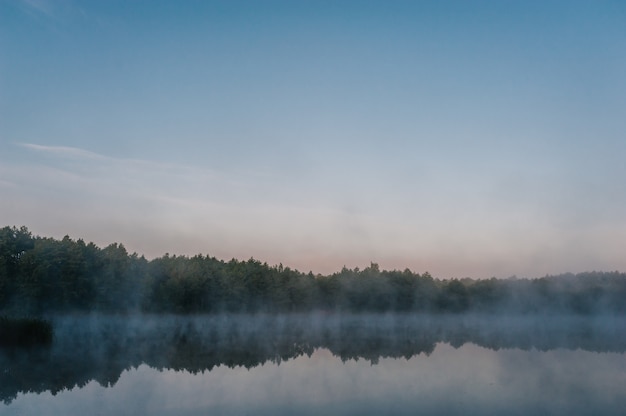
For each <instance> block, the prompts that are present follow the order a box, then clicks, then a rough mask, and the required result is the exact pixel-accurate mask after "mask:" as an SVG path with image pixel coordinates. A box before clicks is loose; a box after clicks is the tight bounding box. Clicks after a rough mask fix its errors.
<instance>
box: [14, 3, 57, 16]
mask: <svg viewBox="0 0 626 416" xmlns="http://www.w3.org/2000/svg"><path fill="white" fill-rule="evenodd" d="M21 3H22V4H23V5H24V6H25V8H26V9H27V10H28V11H30V12H32V13H36V14H40V15H45V16H47V17H54V8H53V7H54V5H53V2H52V1H49V0H21Z"/></svg>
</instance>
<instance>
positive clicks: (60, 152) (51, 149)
mask: <svg viewBox="0 0 626 416" xmlns="http://www.w3.org/2000/svg"><path fill="white" fill-rule="evenodd" d="M17 145H18V146H21V147H24V148H26V149H30V150H35V151H37V152H43V153H50V154H54V155H57V156H62V157H71V158H80V159H99V160H107V159H108V160H112V159H111V158H108V157H106V156H102V155H100V154H98V153H94V152H90V151H88V150H83V149H79V148H76V147H68V146H43V145H40V144H34V143H17Z"/></svg>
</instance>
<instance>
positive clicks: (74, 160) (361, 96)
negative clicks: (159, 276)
mask: <svg viewBox="0 0 626 416" xmlns="http://www.w3.org/2000/svg"><path fill="white" fill-rule="evenodd" d="M624 22H626V3H624V2H621V1H551V2H545V1H541V2H533V1H443V2H419V1H412V2H409V1H407V2H400V1H398V2H396V1H184V2H174V1H159V0H154V1H132V2H122V1H103V2H93V1H74V0H58V1H46V0H22V1H20V0H0V195H1V198H0V219H1V221H0V222H1V223H2V225H26V226H28V227H29V228H30V229H31V230H32V231H33V232H34V233H35V234H40V235H46V236H55V237H62V236H63V235H65V234H69V235H70V236H71V237H73V238H84V239H85V240H89V241H94V242H96V243H98V244H101V245H105V244H108V243H111V242H114V241H116V242H122V243H124V244H125V245H126V247H127V248H128V249H129V251H137V252H139V253H143V254H146V255H147V256H148V257H154V256H159V255H162V254H164V253H166V252H169V253H176V254H189V255H193V254H197V253H205V254H207V253H208V254H210V255H214V256H216V257H218V258H223V259H230V258H232V257H235V258H240V259H246V258H250V257H254V258H258V259H260V260H263V261H267V262H268V263H270V264H277V263H279V262H282V263H283V264H284V265H289V266H291V267H295V268H298V269H300V270H304V271H308V270H313V271H314V272H321V273H329V272H332V271H336V270H339V269H340V268H341V267H342V266H343V265H346V266H348V267H355V266H358V267H363V266H366V265H368V264H369V262H370V261H374V262H378V263H379V264H380V265H381V267H384V268H388V269H393V268H398V269H403V268H405V267H409V268H411V269H412V270H415V271H418V272H423V271H425V270H428V271H430V272H431V273H432V274H433V275H435V276H438V277H442V278H448V277H464V276H470V277H490V276H497V277H507V276H510V275H514V274H515V275H518V276H529V277H535V276H541V275H544V274H546V273H560V272H565V271H573V272H579V271H585V270H616V269H618V270H622V271H626V257H625V256H624V255H623V247H624V245H625V244H626V181H625V180H624V179H625V178H626V163H624V156H625V155H626V136H625V134H626V75H625V74H626V25H625V24H624Z"/></svg>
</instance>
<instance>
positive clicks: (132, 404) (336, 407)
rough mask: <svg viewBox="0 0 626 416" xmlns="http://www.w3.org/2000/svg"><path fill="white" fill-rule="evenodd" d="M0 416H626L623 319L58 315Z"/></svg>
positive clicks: (1, 362)
mask: <svg viewBox="0 0 626 416" xmlns="http://www.w3.org/2000/svg"><path fill="white" fill-rule="evenodd" d="M53 323H54V327H55V338H54V342H53V344H52V346H50V347H47V348H39V349H37V348H35V349H29V350H16V349H3V350H0V371H1V372H2V374H0V395H1V398H2V400H3V402H4V404H0V414H2V415H34V414H37V415H84V414H91V415H125V414H127V415H137V414H150V415H196V414H224V415H246V414H250V415H291V414H304V415H318V414H337V415H343V414H355V415H356V414H358V415H378V414H397V415H404V414H406V415H409V414H411V415H415V414H429V415H438V414H440V415H455V414H458V415H461V414H462V415H468V414H469V415H471V414H520V415H522V414H524V415H527V414H567V415H587V414H603V415H611V414H615V415H617V414H623V409H625V408H626V395H624V386H626V355H625V352H626V318H622V317H612V316H602V317H581V316H574V317H572V316H566V317H550V318H546V317H524V316H513V317H499V318H492V317H485V316H455V315H448V316H428V315H418V316H414V315H340V314H323V313H319V314H309V315H256V316H246V315H217V316H192V317H177V316H155V315H152V316H145V315H133V316H102V315H88V316H61V317H55V318H53Z"/></svg>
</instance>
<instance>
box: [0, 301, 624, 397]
mask: <svg viewBox="0 0 626 416" xmlns="http://www.w3.org/2000/svg"><path fill="white" fill-rule="evenodd" d="M51 319H52V322H53V326H54V340H53V342H52V345H51V346H49V347H42V348H31V349H6V348H5V349H0V370H1V371H0V399H2V400H4V401H7V402H8V401H11V400H12V399H13V398H14V397H15V396H16V394H17V393H18V392H28V391H35V392H40V391H47V390H49V391H52V392H57V391H60V390H62V389H67V388H71V387H73V386H76V385H78V386H82V385H85V384H86V383H88V382H89V381H91V380H96V381H97V382H99V383H100V384H102V385H110V384H114V383H116V381H117V380H118V379H119V377H120V374H121V373H122V372H123V371H124V370H126V369H129V368H134V367H137V366H139V365H141V364H147V365H149V366H150V367H153V368H156V369H174V370H185V371H189V372H191V373H197V372H203V371H207V370H211V369H213V368H214V367H216V366H227V367H238V366H242V367H246V368H252V367H255V366H258V365H261V364H263V363H266V362H271V363H280V362H282V361H286V360H291V359H293V358H296V357H299V356H302V355H308V356H310V355H311V354H312V353H313V352H314V351H315V350H316V349H322V348H323V349H327V350H329V351H330V352H331V353H332V354H333V355H335V356H337V357H340V358H341V360H343V361H346V360H353V359H365V360H368V361H370V362H371V363H372V364H375V363H377V362H378V360H379V359H381V358H404V359H408V358H411V357H413V356H415V355H419V354H426V355H428V354H430V353H432V351H433V350H434V349H435V347H436V345H437V344H439V343H447V344H450V345H451V346H453V347H454V348H459V347H460V346H462V345H464V344H466V343H472V344H476V345H478V346H481V347H484V348H489V349H493V350H498V349H521V350H530V349H536V350H542V351H545V350H552V349H582V350H586V351H592V352H619V353H623V352H625V351H626V317H617V316H593V317H585V316H553V317H545V316H543V317H536V316H535V317H532V316H508V317H498V318H496V317H489V316H485V315H469V314H468V315H462V316H460V315H436V316H433V315H425V314H421V315H415V314H335V313H314V314H256V315H246V314H219V315H189V316H175V315H142V314H136V315H102V314H87V315H57V316H54V317H52V318H51Z"/></svg>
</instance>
